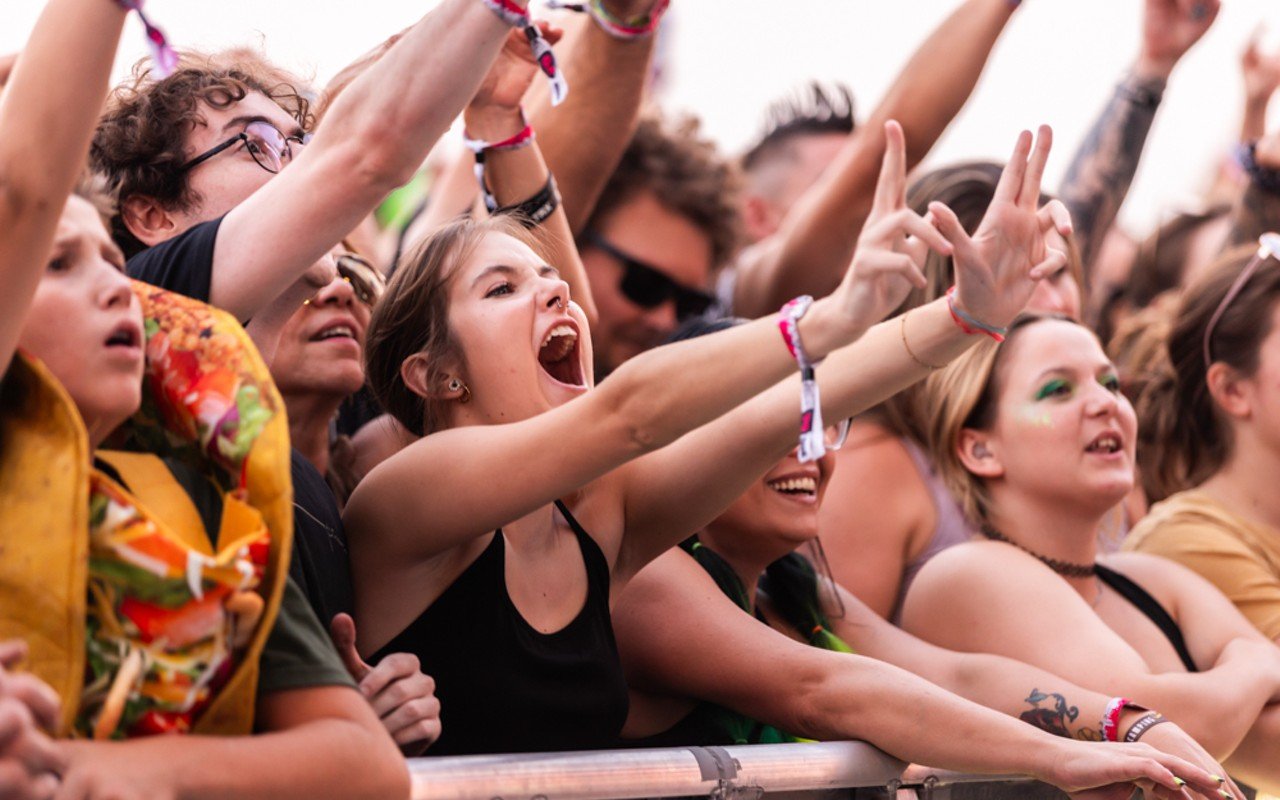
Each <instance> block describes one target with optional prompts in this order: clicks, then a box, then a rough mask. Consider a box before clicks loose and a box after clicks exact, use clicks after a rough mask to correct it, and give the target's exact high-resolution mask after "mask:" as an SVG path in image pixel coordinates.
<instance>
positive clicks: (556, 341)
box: [538, 325, 578, 364]
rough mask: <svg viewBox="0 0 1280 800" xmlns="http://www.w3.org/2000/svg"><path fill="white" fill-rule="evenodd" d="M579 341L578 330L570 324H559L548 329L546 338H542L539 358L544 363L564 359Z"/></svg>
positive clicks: (552, 362)
mask: <svg viewBox="0 0 1280 800" xmlns="http://www.w3.org/2000/svg"><path fill="white" fill-rule="evenodd" d="M577 341H578V333H577V331H575V330H574V329H573V328H571V327H569V326H568V325H557V326H555V327H554V328H552V329H551V330H549V331H547V336H546V338H545V339H543V340H542V347H541V349H540V350H539V352H538V358H539V359H540V360H541V361H542V363H544V364H554V363H556V362H559V361H563V360H564V359H565V358H566V357H568V355H569V353H571V352H572V351H573V346H574V344H576V343H577Z"/></svg>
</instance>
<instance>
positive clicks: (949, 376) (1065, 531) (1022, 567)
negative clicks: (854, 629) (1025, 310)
mask: <svg viewBox="0 0 1280 800" xmlns="http://www.w3.org/2000/svg"><path fill="white" fill-rule="evenodd" d="M924 394H925V406H924V409H925V416H924V418H925V419H927V420H929V426H930V427H929V429H928V436H929V442H930V449H931V450H932V452H933V456H934V458H935V459H936V460H937V463H938V464H939V467H940V469H941V470H942V473H943V475H944V476H945V477H946V479H947V482H948V484H949V486H950V487H951V489H952V491H953V492H954V493H955V494H956V496H957V497H959V498H960V499H961V501H962V504H963V505H964V507H965V511H966V514H967V515H968V517H969V519H970V521H971V522H972V524H973V525H974V526H975V527H976V528H977V529H979V530H981V531H982V532H983V534H984V535H983V536H981V537H978V538H977V539H976V540H975V541H971V542H967V543H965V544H962V545H958V546H956V547H953V548H950V549H949V550H947V551H945V552H944V553H942V554H941V555H939V556H937V557H935V558H934V559H933V560H932V561H930V562H929V564H928V565H926V566H925V568H924V569H923V570H922V571H921V572H920V575H919V577H918V578H917V579H916V581H915V583H913V584H912V587H911V590H910V591H909V592H908V594H907V599H906V603H905V607H904V612H903V626H904V627H905V628H906V629H907V630H908V631H910V632H912V633H914V634H916V635H918V636H920V637H922V638H924V639H926V640H928V641H930V642H933V643H934V644H938V645H941V646H943V647H949V648H953V649H957V650H966V651H970V652H984V653H995V654H999V655H1004V656H1008V657H1010V658H1015V659H1018V660H1020V661H1024V662H1026V663H1028V664H1032V665H1035V666H1038V667H1040V668H1042V669H1046V670H1049V671H1051V672H1054V673H1056V674H1059V675H1061V676H1062V677H1063V678H1065V679H1067V680H1069V681H1072V682H1074V683H1077V684H1079V685H1081V686H1084V687H1088V688H1092V689H1097V690H1103V691H1106V692H1108V693H1115V694H1118V695H1122V696H1123V697H1124V698H1128V700H1125V701H1124V702H1123V703H1121V704H1120V706H1119V707H1118V708H1116V709H1113V710H1114V711H1115V713H1117V714H1119V713H1121V712H1123V711H1124V710H1125V709H1126V708H1127V709H1131V710H1141V707H1142V706H1150V707H1152V708H1157V709H1159V710H1160V711H1161V712H1163V713H1164V714H1166V715H1168V717H1169V718H1170V719H1172V720H1175V721H1177V722H1178V723H1179V724H1180V725H1182V726H1183V727H1184V728H1186V729H1187V731H1188V732H1190V733H1191V734H1192V735H1193V736H1195V738H1196V739H1197V740H1198V741H1199V742H1200V743H1201V744H1202V745H1204V747H1205V748H1206V749H1207V750H1208V751H1209V753H1210V754H1212V755H1213V756H1214V757H1215V758H1218V759H1220V760H1222V761H1223V763H1224V764H1226V766H1227V768H1228V769H1230V770H1231V771H1232V773H1233V774H1234V775H1236V776H1237V777H1239V778H1240V779H1242V780H1244V781H1246V782H1248V783H1250V784H1253V785H1254V786H1256V787H1257V788H1258V789H1261V790H1265V791H1268V792H1272V793H1274V792H1276V791H1277V790H1280V766H1278V765H1277V762H1276V759H1275V757H1274V753H1275V752H1276V746H1277V743H1278V742H1280V738H1278V734H1277V733H1276V731H1278V730H1280V727H1277V725H1278V724H1280V702H1277V701H1280V649H1278V648H1277V647H1276V646H1275V645H1274V644H1273V643H1272V642H1271V641H1270V640H1268V639H1267V638H1266V637H1264V636H1263V635H1262V634H1260V633H1259V632H1258V631H1257V630H1256V629H1254V628H1253V626H1252V625H1250V624H1249V622H1248V621H1247V620H1246V619H1245V618H1244V616H1242V615H1241V614H1240V613H1239V611H1237V610H1236V609H1235V608H1234V607H1233V606H1232V605H1231V603H1230V601H1229V600H1227V598H1226V597H1224V596H1223V595H1222V593H1221V592H1219V591H1218V590H1217V589H1216V588H1215V587H1213V586H1212V585H1211V584H1209V583H1208V582H1207V581H1205V580H1204V579H1202V578H1200V577H1199V576H1197V575H1196V574H1195V573H1193V572H1191V571H1190V570H1188V569H1186V568H1185V567H1182V566H1180V565H1178V564H1176V563H1174V562H1172V561H1168V560H1166V559H1163V558H1158V557H1154V556H1150V555H1146V554H1142V553H1118V554H1113V555H1105V556H1100V555H1099V554H1098V532H1099V530H1100V529H1101V526H1102V525H1103V522H1104V520H1105V518H1106V516H1107V514H1108V512H1109V511H1110V510H1111V509H1112V508H1114V507H1115V505H1116V504H1117V503H1118V502H1120V500H1121V499H1123V498H1124V497H1125V496H1126V495H1127V494H1128V493H1129V491H1130V490H1131V489H1132V488H1133V483H1134V451H1135V442H1136V439H1137V420H1136V415H1135V414H1134V410H1133V407H1132V406H1131V405H1130V404H1129V401H1128V400H1127V399H1126V398H1125V397H1124V395H1123V394H1121V392H1120V383H1119V378H1118V376H1117V374H1116V370H1115V366H1114V365H1113V364H1112V363H1111V362H1110V360H1108V359H1107V357H1106V355H1105V354H1104V353H1103V351H1102V346H1101V344H1100V343H1099V342H1098V339H1097V337H1096V336H1095V335H1094V334H1093V333H1092V332H1090V331H1089V330H1088V329H1086V328H1084V327H1083V326H1081V325H1080V324H1079V323H1076V322H1074V321H1071V320H1067V319H1065V318H1060V317H1046V316H1036V315H1027V316H1024V317H1022V318H1020V319H1019V320H1017V321H1016V322H1015V323H1014V324H1013V326H1012V328H1011V330H1010V332H1009V335H1008V337H1007V338H1006V340H1005V342H1004V343H1003V344H1001V345H999V346H998V347H997V346H982V347H979V348H976V349H974V350H972V351H970V352H969V353H966V354H965V355H964V356H963V357H962V358H961V359H959V360H957V361H956V362H955V363H953V364H952V365H950V366H949V367H947V368H946V369H944V370H943V371H941V372H940V373H938V374H937V375H935V376H932V377H930V378H929V380H928V382H927V383H926V388H925V393H924Z"/></svg>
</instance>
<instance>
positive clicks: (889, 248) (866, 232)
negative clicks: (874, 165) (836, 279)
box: [836, 120, 952, 329]
mask: <svg viewBox="0 0 1280 800" xmlns="http://www.w3.org/2000/svg"><path fill="white" fill-rule="evenodd" d="M884 134H885V152H884V160H883V161H882V162H881V165H880V179H879V181H878V182H877V183H876V193H875V198H874V200H873V203H872V206H871V214H870V215H869V216H868V217H867V223H866V225H865V226H864V227H863V228H862V234H861V235H860V236H859V237H858V246H857V249H856V250H854V253H853V262H852V264H850V266H849V271H848V272H847V273H846V274H845V277H844V280H843V281H842V282H841V284H840V288H838V289H837V290H836V296H837V297H839V298H840V301H841V306H842V307H843V308H844V309H845V310H846V313H847V314H848V316H849V319H850V320H852V321H853V322H854V323H855V325H857V326H858V327H859V328H862V329H866V328H869V327H871V326H872V325H874V324H876V323H877V322H879V321H880V320H882V319H884V318H885V317H887V316H888V315H889V313H890V312H892V311H893V310H894V309H895V308H897V307H898V305H899V304H900V303H901V302H902V301H903V300H905V299H906V297H907V294H908V293H909V292H910V291H911V287H913V286H915V287H917V288H921V289H923V288H924V287H925V278H924V272H923V269H924V261H925V256H926V255H927V254H928V252H929V250H930V249H933V250H936V251H937V252H938V253H940V254H942V255H950V254H951V250H952V247H951V243H950V242H948V241H947V240H946V238H945V237H944V235H943V234H941V233H939V232H938V230H937V228H935V227H934V226H933V224H932V223H931V221H930V220H929V219H926V218H925V217H922V216H920V215H919V214H917V213H915V212H914V211H912V210H911V209H910V208H908V207H907V200H906V195H907V149H906V140H905V138H904V136H903V133H902V126H901V125H899V124H898V123H897V122H895V121H893V120H889V121H888V122H886V123H885V125H884Z"/></svg>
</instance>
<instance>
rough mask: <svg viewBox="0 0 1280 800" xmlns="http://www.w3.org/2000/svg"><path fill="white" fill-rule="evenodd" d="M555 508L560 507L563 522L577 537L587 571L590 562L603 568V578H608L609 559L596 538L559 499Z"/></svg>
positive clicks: (589, 569)
mask: <svg viewBox="0 0 1280 800" xmlns="http://www.w3.org/2000/svg"><path fill="white" fill-rule="evenodd" d="M555 503H556V508H558V509H560V513H561V514H562V515H564V520H565V522H567V523H569V527H570V528H572V529H573V532H574V534H575V535H576V536H577V537H578V546H579V547H580V548H582V557H583V560H584V562H585V563H586V564H587V570H588V572H590V571H591V569H592V562H594V563H595V566H596V567H597V568H599V569H601V570H603V571H604V572H603V575H604V577H605V579H606V580H607V579H609V577H610V575H609V560H608V559H606V558H605V557H604V551H603V550H601V549H600V545H598V544H596V540H595V539H593V538H592V536H591V534H589V533H587V531H586V530H585V529H584V528H583V527H582V526H581V525H579V524H578V520H576V519H574V517H573V514H571V513H570V512H569V507H568V506H566V505H565V504H564V503H562V502H560V501H559V500H557V501H555Z"/></svg>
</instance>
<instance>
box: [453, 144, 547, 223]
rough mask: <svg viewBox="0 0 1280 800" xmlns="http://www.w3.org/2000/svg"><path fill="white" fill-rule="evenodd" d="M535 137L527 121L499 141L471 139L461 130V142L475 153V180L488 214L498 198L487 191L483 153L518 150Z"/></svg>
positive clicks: (496, 205) (495, 205)
mask: <svg viewBox="0 0 1280 800" xmlns="http://www.w3.org/2000/svg"><path fill="white" fill-rule="evenodd" d="M535 138H537V136H536V135H535V134H534V132H533V126H532V125H530V124H529V123H527V122H526V123H525V125H524V128H522V129H521V130H520V132H519V133H517V134H516V135H515V136H509V137H507V138H506V139H503V140H502V141H500V142H486V141H484V140H483V139H472V138H471V137H470V136H468V135H467V132H466V131H465V130H464V131H463V132H462V144H463V145H464V146H466V148H467V149H468V150H470V151H471V152H472V153H475V156H476V164H475V175H476V182H477V183H479V184H480V195H481V197H483V198H484V207H485V210H486V211H488V212H489V213H490V214H492V213H494V212H495V211H497V210H498V198H496V197H494V196H493V192H490V191H489V185H488V184H487V183H485V180H484V154H485V153H486V152H488V151H490V150H519V149H521V148H524V147H528V146H529V145H531V144H533V140H534V139H535Z"/></svg>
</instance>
